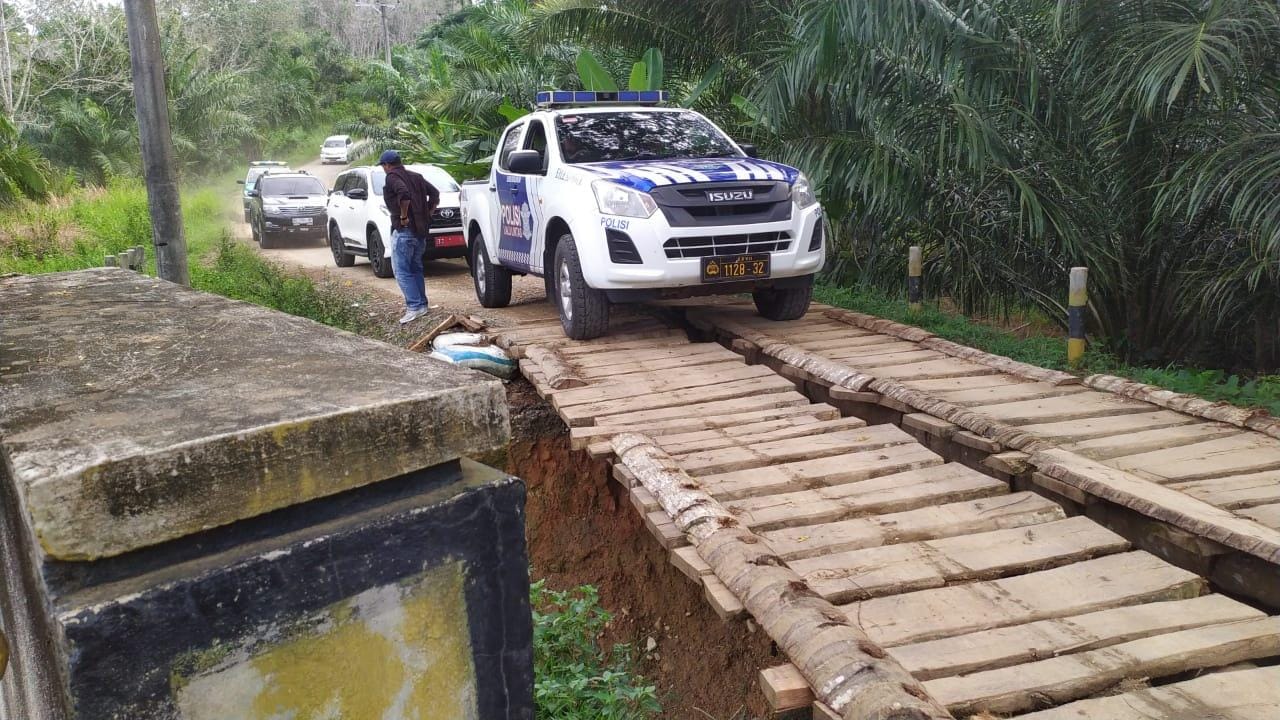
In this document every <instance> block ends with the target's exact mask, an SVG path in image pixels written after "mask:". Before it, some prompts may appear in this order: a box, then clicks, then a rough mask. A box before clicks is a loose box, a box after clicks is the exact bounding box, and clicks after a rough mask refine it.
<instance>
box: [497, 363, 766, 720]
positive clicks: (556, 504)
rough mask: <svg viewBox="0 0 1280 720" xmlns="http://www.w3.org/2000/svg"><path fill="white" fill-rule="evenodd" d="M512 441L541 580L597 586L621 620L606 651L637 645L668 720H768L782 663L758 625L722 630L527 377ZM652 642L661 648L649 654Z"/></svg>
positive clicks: (514, 395) (512, 391)
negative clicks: (766, 677)
mask: <svg viewBox="0 0 1280 720" xmlns="http://www.w3.org/2000/svg"><path fill="white" fill-rule="evenodd" d="M507 395H508V401H509V402H510V407H511V418H512V437H513V441H512V443H511V446H510V448H509V450H508V453H507V468H506V469H507V471H508V472H511V473H512V474H514V475H517V476H519V477H521V478H523V479H524V481H525V482H526V483H527V485H528V491H529V499H528V503H527V518H528V531H527V535H528V540H529V555H530V561H531V563H532V565H533V574H534V577H535V578H546V580H547V584H548V585H549V586H552V587H555V588H560V589H564V588H570V587H575V586H578V585H583V584H590V585H594V586H596V587H597V588H598V589H599V591H600V600H601V604H602V605H603V606H604V607H605V608H606V609H608V610H609V611H610V612H611V613H612V614H613V621H612V622H611V623H610V627H609V631H608V633H607V636H606V637H605V638H603V640H604V642H605V643H615V642H626V643H631V644H632V646H633V647H634V648H636V650H637V656H638V657H639V658H640V665H639V670H640V671H641V672H642V673H643V674H644V675H645V677H646V678H648V680H649V681H650V682H652V683H654V684H655V685H656V686H657V687H658V692H659V695H660V697H661V699H662V707H663V713H662V717H664V718H679V719H681V720H683V719H684V718H690V719H691V720H708V719H714V720H743V719H744V718H755V717H762V716H764V715H765V707H764V701H763V696H762V694H761V692H760V690H759V686H758V683H757V674H758V672H759V670H761V669H762V668H766V667H769V666H772V665H777V664H779V663H781V662H782V658H781V657H780V656H779V655H778V653H777V650H776V648H775V647H774V645H773V643H772V641H771V640H770V639H769V638H768V637H767V636H766V635H765V634H764V632H763V631H761V630H760V629H759V628H756V627H755V626H754V625H751V624H748V623H746V622H732V623H725V622H723V621H722V620H720V619H719V618H718V617H717V616H716V614H715V613H714V612H713V611H712V609H711V606H710V605H709V604H707V602H706V600H705V599H704V598H703V595H702V589H701V587H700V586H698V585H695V584H694V583H693V582H691V581H690V580H689V579H688V578H687V577H685V576H684V575H683V574H681V573H680V571H679V570H676V568H675V567H674V566H672V565H671V563H670V562H669V561H668V556H667V551H666V550H664V549H663V548H662V547H661V546H660V545H659V544H658V542H657V541H656V540H655V539H654V538H653V536H651V535H650V534H649V532H648V531H647V530H646V529H645V527H644V523H643V522H642V520H641V518H640V515H639V513H637V512H636V510H635V509H634V508H633V507H632V506H631V503H630V500H629V499H628V498H627V495H626V491H625V490H624V489H623V488H622V486H621V485H619V484H618V483H616V482H614V481H613V480H611V479H610V477H609V472H608V465H607V464H606V463H604V462H603V461H599V460H592V459H591V458H590V456H588V455H587V454H586V453H585V452H583V451H574V450H572V449H570V446H569V435H568V433H567V432H566V430H565V428H564V425H563V424H562V423H561V421H560V419H559V417H557V416H556V415H555V413H554V411H553V410H552V409H551V407H550V405H548V404H547V403H545V402H544V401H543V400H541V399H540V398H539V397H538V396H537V394H536V393H534V391H533V388H532V387H530V386H529V385H528V383H526V382H525V381H523V380H517V381H515V382H512V383H511V384H510V385H509V389H508V393H507ZM649 638H653V639H654V640H655V641H656V642H657V647H656V649H655V650H654V651H653V652H652V653H646V652H644V649H645V647H646V644H647V642H648V639H649Z"/></svg>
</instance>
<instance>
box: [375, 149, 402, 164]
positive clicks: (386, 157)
mask: <svg viewBox="0 0 1280 720" xmlns="http://www.w3.org/2000/svg"><path fill="white" fill-rule="evenodd" d="M398 162H400V153H398V152H396V151H395V150H386V151H384V152H383V153H382V156H381V157H379V158H378V164H379V165H386V164H388V163H398Z"/></svg>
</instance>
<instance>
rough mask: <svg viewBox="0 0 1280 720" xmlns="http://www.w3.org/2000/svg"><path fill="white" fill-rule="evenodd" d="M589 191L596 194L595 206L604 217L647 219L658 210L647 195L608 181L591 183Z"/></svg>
mask: <svg viewBox="0 0 1280 720" xmlns="http://www.w3.org/2000/svg"><path fill="white" fill-rule="evenodd" d="M591 189H592V190H593V191H594V192H595V194H596V206H597V207H599V208H600V212H602V213H604V214H605V215H621V216H623V217H634V218H647V217H649V216H650V215H652V214H653V213H654V212H656V211H657V209H658V204H657V203H656V202H654V201H653V198H652V197H651V196H650V195H649V193H642V192H640V191H638V190H632V189H631V188H629V187H623V186H622V185H619V184H617V183H614V182H609V181H608V180H596V181H595V182H593V183H591Z"/></svg>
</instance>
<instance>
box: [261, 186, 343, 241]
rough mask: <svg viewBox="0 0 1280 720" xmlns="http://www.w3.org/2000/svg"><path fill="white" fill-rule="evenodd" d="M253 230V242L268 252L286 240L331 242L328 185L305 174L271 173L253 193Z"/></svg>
mask: <svg viewBox="0 0 1280 720" xmlns="http://www.w3.org/2000/svg"><path fill="white" fill-rule="evenodd" d="M249 193H250V197H251V198H252V200H253V204H252V205H251V206H250V207H249V215H250V218H249V226H250V227H251V228H252V229H253V239H254V240H256V241H257V242H258V243H260V244H261V245H262V247H264V248H271V247H276V246H277V245H278V244H279V242H280V240H281V239H283V238H285V237H291V238H294V237H296V238H302V239H304V240H328V236H329V235H328V228H329V215H328V212H327V211H326V209H325V203H326V201H327V200H328V198H329V193H328V191H327V190H326V189H325V186H324V183H323V182H321V181H320V178H317V177H315V176H313V175H308V174H307V173H302V172H285V173H277V172H267V173H266V174H265V175H263V176H262V177H260V178H258V183H257V185H255V186H254V188H253V190H250V191H249Z"/></svg>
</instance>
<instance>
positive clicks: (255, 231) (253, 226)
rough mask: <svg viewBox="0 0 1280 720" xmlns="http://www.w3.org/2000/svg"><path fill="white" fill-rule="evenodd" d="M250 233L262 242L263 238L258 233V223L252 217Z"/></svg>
mask: <svg viewBox="0 0 1280 720" xmlns="http://www.w3.org/2000/svg"><path fill="white" fill-rule="evenodd" d="M249 234H250V235H252V236H253V241H254V242H260V241H261V240H262V238H261V237H260V236H259V235H258V223H256V222H254V221H253V220H252V219H250V220H249Z"/></svg>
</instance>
